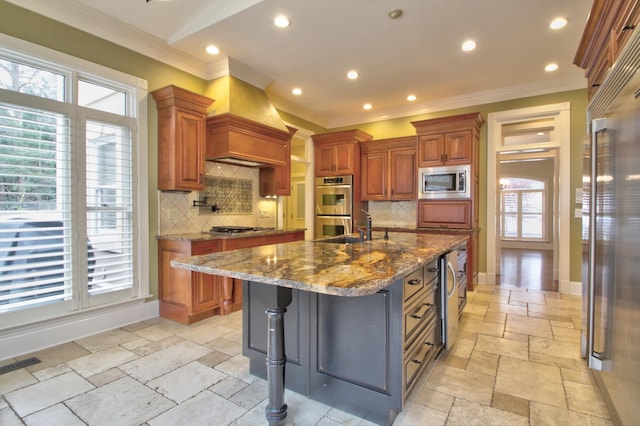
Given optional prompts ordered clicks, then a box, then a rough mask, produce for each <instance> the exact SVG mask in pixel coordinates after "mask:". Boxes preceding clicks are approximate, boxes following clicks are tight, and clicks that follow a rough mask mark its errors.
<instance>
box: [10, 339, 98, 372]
mask: <svg viewBox="0 0 640 426" xmlns="http://www.w3.org/2000/svg"><path fill="white" fill-rule="evenodd" d="M89 353H90V352H89V351H87V350H86V349H85V348H83V347H82V346H80V345H78V344H77V343H75V342H68V343H63V344H62V345H58V346H54V347H52V348H48V349H43V350H41V351H38V352H34V353H31V354H29V355H25V356H22V357H18V359H19V360H23V359H27V358H31V357H36V358H38V359H39V360H40V361H41V362H40V363H38V364H34V365H30V366H28V367H27V371H32V372H33V371H38V370H43V369H45V368H49V367H53V366H55V365H59V364H61V363H63V362H67V361H70V360H72V359H76V358H80V357H81V356H85V355H88V354H89Z"/></svg>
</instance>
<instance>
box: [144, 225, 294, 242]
mask: <svg viewBox="0 0 640 426" xmlns="http://www.w3.org/2000/svg"><path fill="white" fill-rule="evenodd" d="M301 231H304V228H300V229H274V228H264V229H257V230H255V231H249V232H237V233H228V232H209V231H202V232H187V233H184V234H160V235H157V236H156V239H158V240H176V241H208V240H221V239H222V240H225V239H238V238H250V237H260V236H263V235H280V234H290V233H293V232H301Z"/></svg>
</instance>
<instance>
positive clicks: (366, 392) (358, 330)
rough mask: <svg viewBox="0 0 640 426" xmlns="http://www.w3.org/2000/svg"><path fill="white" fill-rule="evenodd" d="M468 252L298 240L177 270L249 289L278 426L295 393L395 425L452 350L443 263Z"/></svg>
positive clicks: (255, 370)
mask: <svg viewBox="0 0 640 426" xmlns="http://www.w3.org/2000/svg"><path fill="white" fill-rule="evenodd" d="M465 243H466V237H464V236H459V235H442V234H433V235H432V234H411V233H393V232H392V233H389V239H388V240H385V239H383V234H382V233H374V234H373V240H372V241H365V242H362V243H360V242H356V243H351V244H344V243H340V242H324V241H321V242H318V241H298V242H292V243H286V244H274V245H269V246H261V247H255V248H250V249H242V250H235V251H230V252H224V253H213V254H207V255H200V256H194V257H190V258H184V259H175V260H173V261H172V262H171V265H172V266H173V267H177V268H183V269H188V270H191V271H197V272H202V273H207V274H215V275H223V276H228V277H233V278H237V279H242V280H243V282H244V284H243V354H244V355H246V356H248V357H249V358H250V369H251V373H252V374H255V375H257V376H260V377H266V378H267V380H268V382H269V404H268V405H267V419H268V420H269V423H270V424H278V423H280V422H282V421H283V420H284V418H285V417H286V404H284V397H283V394H284V387H283V386H285V385H286V387H287V388H289V389H292V390H294V391H296V392H298V393H301V394H303V395H306V396H308V397H309V398H312V399H315V400H318V401H321V402H324V403H327V404H329V405H332V406H334V407H337V408H339V409H342V410H345V411H349V412H352V413H354V414H356V415H359V416H361V417H364V418H367V419H369V420H371V421H373V422H375V423H378V424H391V423H392V422H393V419H394V418H395V416H396V415H397V414H398V412H399V411H400V410H401V409H402V406H403V404H404V401H405V399H406V396H407V394H408V392H409V391H410V390H411V387H412V386H413V385H414V384H415V383H416V381H417V379H418V378H419V376H420V375H421V374H422V373H424V371H425V370H426V366H427V365H428V364H429V362H430V361H432V360H433V358H435V355H437V352H438V351H439V350H440V348H441V347H442V346H441V342H440V324H439V322H440V321H439V312H438V311H439V309H438V305H439V301H438V300H439V296H438V295H439V294H440V286H439V283H438V277H439V276H440V273H439V265H440V262H439V259H440V257H441V255H443V254H444V253H447V252H449V251H451V250H453V249H455V248H457V247H458V246H460V245H461V244H465ZM265 311H266V312H267V321H266V322H267V324H265V315H264V313H265ZM285 311H286V312H287V315H284V313H285ZM285 353H286V368H287V374H286V382H285V381H284V363H285ZM265 354H266V358H267V362H266V364H265Z"/></svg>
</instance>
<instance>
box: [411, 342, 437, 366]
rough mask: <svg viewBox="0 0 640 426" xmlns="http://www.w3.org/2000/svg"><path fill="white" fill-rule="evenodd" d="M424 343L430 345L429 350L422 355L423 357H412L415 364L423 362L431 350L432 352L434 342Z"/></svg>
mask: <svg viewBox="0 0 640 426" xmlns="http://www.w3.org/2000/svg"><path fill="white" fill-rule="evenodd" d="M424 344H425V345H426V346H428V347H429V349H427V352H425V353H424V355H422V356H421V357H420V358H421V359H420V358H418V359H412V360H411V362H413V363H414V364H418V365H420V364H422V363H423V362H424V359H425V358H426V357H427V355H429V352H431V349H433V343H431V342H424Z"/></svg>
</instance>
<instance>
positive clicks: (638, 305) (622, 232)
mask: <svg viewBox="0 0 640 426" xmlns="http://www.w3.org/2000/svg"><path fill="white" fill-rule="evenodd" d="M587 118H588V121H587V123H589V127H590V132H589V133H590V136H591V137H590V138H588V139H587V140H586V143H585V147H584V151H583V153H584V160H585V161H584V167H583V173H584V175H583V182H584V184H583V192H582V195H583V198H582V227H583V231H582V237H583V250H584V253H583V269H582V271H583V272H582V281H583V282H582V291H583V297H582V301H583V303H584V306H583V315H582V321H583V322H582V327H581V329H582V330H581V349H582V353H583V356H584V357H585V358H586V359H587V363H588V365H589V367H590V368H591V369H592V371H593V373H594V374H593V376H594V378H595V381H596V383H597V384H598V387H599V389H600V391H601V393H602V395H603V397H604V400H605V402H606V404H607V407H608V408H609V411H610V413H611V418H612V420H613V424H621V425H638V424H640V409H638V401H639V398H640V351H639V350H638V349H639V348H640V327H639V326H638V324H640V250H638V237H639V236H640V167H639V166H638V164H640V143H639V141H640V32H639V31H638V30H636V31H634V32H633V33H632V35H631V37H630V38H629V41H628V42H627V44H626V46H625V47H624V49H623V50H622V52H621V53H620V55H619V56H618V59H617V60H616V63H615V64H614V65H613V66H612V69H611V71H610V72H609V74H608V75H607V77H606V78H605V80H604V81H603V82H602V84H601V85H600V87H599V88H598V91H597V93H596V94H595V95H594V97H593V99H592V100H591V102H590V103H589V106H588V108H587Z"/></svg>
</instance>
